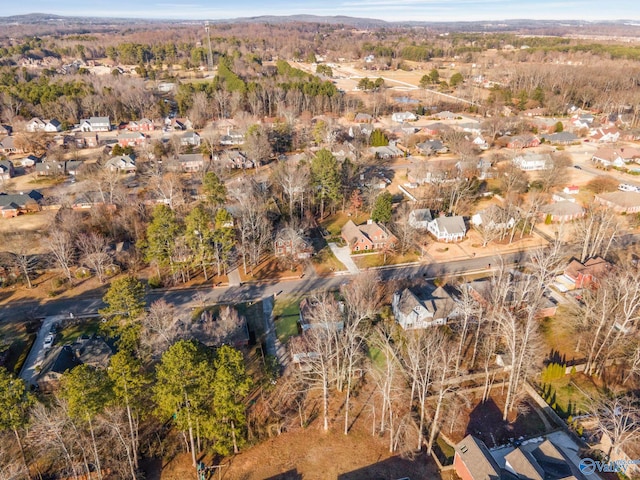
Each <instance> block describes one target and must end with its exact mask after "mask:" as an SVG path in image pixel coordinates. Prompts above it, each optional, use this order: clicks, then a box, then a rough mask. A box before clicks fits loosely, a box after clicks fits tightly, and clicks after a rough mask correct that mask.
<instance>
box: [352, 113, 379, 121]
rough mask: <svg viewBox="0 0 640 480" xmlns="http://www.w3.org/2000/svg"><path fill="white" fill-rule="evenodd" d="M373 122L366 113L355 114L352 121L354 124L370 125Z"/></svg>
mask: <svg viewBox="0 0 640 480" xmlns="http://www.w3.org/2000/svg"><path fill="white" fill-rule="evenodd" d="M373 120H374V118H373V117H372V116H371V115H369V114H368V113H356V116H355V118H354V119H353V121H354V122H355V123H372V122H373Z"/></svg>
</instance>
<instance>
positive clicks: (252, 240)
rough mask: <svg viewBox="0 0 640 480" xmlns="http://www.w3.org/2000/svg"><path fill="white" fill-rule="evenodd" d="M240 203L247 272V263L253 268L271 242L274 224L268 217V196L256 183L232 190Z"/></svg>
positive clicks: (241, 235)
mask: <svg viewBox="0 0 640 480" xmlns="http://www.w3.org/2000/svg"><path fill="white" fill-rule="evenodd" d="M231 193H232V195H233V196H234V197H235V199H236V200H237V201H238V204H239V223H240V226H239V232H240V247H241V253H242V262H243V267H244V271H245V274H246V273H247V264H248V265H249V267H250V268H251V271H252V272H253V268H254V267H255V266H257V265H258V264H259V263H260V259H261V257H262V254H263V253H264V252H265V251H266V249H267V248H268V246H269V245H270V244H271V241H272V237H271V231H272V225H271V221H270V220H269V218H268V217H267V211H266V208H267V198H266V194H265V192H263V191H261V190H260V189H259V187H257V186H256V185H255V184H254V185H252V187H251V188H248V189H247V188H244V189H242V190H240V189H238V190H235V191H234V192H231Z"/></svg>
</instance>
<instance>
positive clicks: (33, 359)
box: [20, 315, 69, 385]
mask: <svg viewBox="0 0 640 480" xmlns="http://www.w3.org/2000/svg"><path fill="white" fill-rule="evenodd" d="M66 318H69V317H67V316H64V315H55V316H51V317H45V319H44V320H43V321H42V326H41V327H40V330H39V331H38V335H37V336H36V340H35V342H33V346H32V347H31V350H30V351H29V355H28V356H27V359H26V360H25V362H24V365H23V366H22V369H21V370H20V378H22V379H23V380H24V381H25V383H26V384H27V385H35V384H36V377H37V376H38V372H37V371H36V367H37V366H39V365H40V364H41V363H42V361H43V360H44V355H45V353H46V352H47V350H45V349H44V339H45V338H46V336H47V335H48V334H49V331H50V330H51V326H52V325H53V324H54V323H55V322H58V323H61V322H62V321H63V320H64V319H66Z"/></svg>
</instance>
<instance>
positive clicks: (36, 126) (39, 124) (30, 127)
mask: <svg viewBox="0 0 640 480" xmlns="http://www.w3.org/2000/svg"><path fill="white" fill-rule="evenodd" d="M45 125H46V123H45V122H43V121H42V120H40V119H39V118H38V117H34V118H32V119H31V120H29V121H28V122H27V123H26V125H25V126H24V129H25V130H26V131H27V132H29V133H35V132H43V131H44V127H45Z"/></svg>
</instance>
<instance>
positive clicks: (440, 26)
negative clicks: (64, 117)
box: [0, 13, 639, 34]
mask: <svg viewBox="0 0 640 480" xmlns="http://www.w3.org/2000/svg"><path fill="white" fill-rule="evenodd" d="M205 20H207V19H206V18H203V19H202V21H196V20H193V19H180V18H175V19H172V20H170V19H151V20H146V19H139V18H118V17H110V18H108V17H70V16H61V15H53V14H48V13H30V14H26V15H13V16H9V17H0V25H2V24H5V25H7V24H24V25H29V24H31V25H38V24H48V25H60V24H65V23H68V24H74V25H88V24H91V25H106V24H110V25H116V24H139V25H144V24H162V23H174V22H176V21H178V22H184V23H187V24H195V23H202V22H204V21H205ZM209 22H210V23H212V24H221V23H271V24H287V23H319V24H327V25H345V26H351V27H354V28H383V27H428V28H432V29H434V30H436V31H442V32H444V31H462V32H464V31H476V32H477V31H493V32H496V31H497V32H508V31H518V32H538V31H542V30H545V31H547V32H549V31H552V32H553V31H557V33H560V32H561V31H567V30H575V29H580V28H582V27H585V26H589V27H590V28H593V27H595V26H597V27H599V28H601V29H605V30H607V29H610V28H612V27H625V30H626V31H627V34H629V33H628V32H632V33H631V34H634V33H637V29H638V27H639V25H638V24H634V23H633V22H632V21H630V20H616V21H598V22H586V21H581V20H527V19H511V20H496V21H467V22H465V21H444V22H439V21H411V20H407V21H394V22H388V21H385V20H380V19H376V18H360V17H349V16H344V15H336V16H328V15H327V16H318V15H288V16H286V15H283V16H278V15H263V16H257V17H239V18H227V19H215V20H209Z"/></svg>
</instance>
